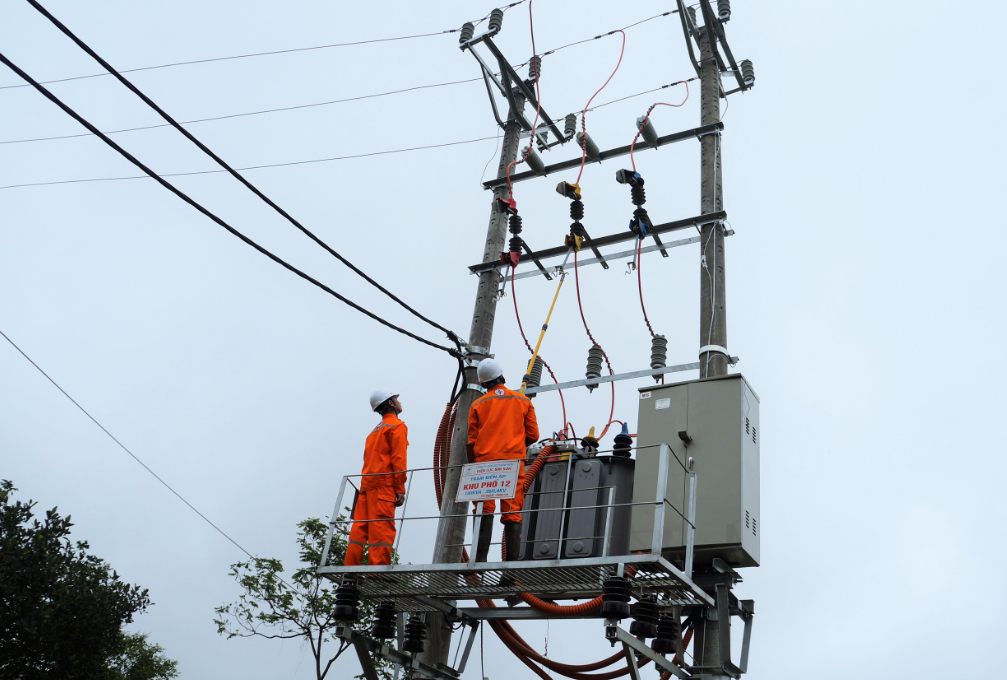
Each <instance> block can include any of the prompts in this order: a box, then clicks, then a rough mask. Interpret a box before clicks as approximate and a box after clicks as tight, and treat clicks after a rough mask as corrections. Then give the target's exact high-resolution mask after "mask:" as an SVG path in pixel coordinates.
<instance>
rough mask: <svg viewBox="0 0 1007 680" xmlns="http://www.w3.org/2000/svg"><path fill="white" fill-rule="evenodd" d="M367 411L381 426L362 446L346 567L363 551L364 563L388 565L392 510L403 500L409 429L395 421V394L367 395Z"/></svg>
mask: <svg viewBox="0 0 1007 680" xmlns="http://www.w3.org/2000/svg"><path fill="white" fill-rule="evenodd" d="M371 409H372V410H373V411H375V412H376V413H378V414H380V415H381V424H380V425H378V426H377V427H376V428H374V429H373V430H372V431H371V433H370V434H369V435H368V436H367V443H366V444H365V445H364V468H363V470H362V471H361V472H362V474H363V478H362V479H361V481H360V492H359V493H358V494H357V502H356V505H355V506H354V510H353V527H352V528H351V529H350V539H349V545H348V546H347V547H346V559H345V560H344V561H343V564H345V565H346V566H356V565H359V564H361V563H362V562H363V558H364V549H365V548H366V549H367V561H368V564H375V565H376V564H391V563H392V547H393V546H394V544H395V508H396V507H398V506H400V505H402V503H403V502H404V501H405V498H406V488H405V483H406V473H405V470H406V467H407V466H406V448H407V447H408V446H409V430H408V428H406V424H405V423H403V422H402V421H401V420H399V414H400V413H402V403H401V402H400V401H399V395H397V394H392V393H391V392H388V391H386V390H378V391H376V392H374V394H372V395H371ZM368 520H370V521H368ZM375 520H377V521H375Z"/></svg>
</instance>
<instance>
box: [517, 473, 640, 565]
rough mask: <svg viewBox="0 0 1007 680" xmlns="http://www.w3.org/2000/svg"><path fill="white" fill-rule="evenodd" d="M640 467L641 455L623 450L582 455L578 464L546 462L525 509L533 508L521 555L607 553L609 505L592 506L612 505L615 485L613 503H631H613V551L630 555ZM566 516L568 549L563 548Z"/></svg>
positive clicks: (531, 557) (556, 556) (525, 526)
mask: <svg viewBox="0 0 1007 680" xmlns="http://www.w3.org/2000/svg"><path fill="white" fill-rule="evenodd" d="M634 467H635V461H634V460H632V459H631V458H622V457H617V456H586V457H585V456H578V458H577V459H576V460H574V461H573V462H572V464H571V463H570V461H568V460H556V461H553V462H549V463H546V464H545V465H543V466H542V470H541V471H540V472H539V473H538V475H537V476H536V478H535V482H534V484H533V485H532V488H531V489H529V493H528V494H527V495H526V496H525V504H524V509H525V510H526V511H531V512H530V513H529V514H528V515H526V517H527V518H528V519H527V520H526V521H525V522H523V527H522V537H521V538H522V543H521V559H522V560H555V559H577V558H582V557H600V556H602V554H603V552H604V535H605V527H606V525H607V523H608V508H606V507H591V506H605V505H608V503H609V493H610V489H611V494H612V503H613V504H615V505H618V504H625V506H624V507H613V508H612V519H611V522H612V540H611V542H610V544H609V549H608V554H609V555H628V554H629V531H628V529H629V523H630V515H631V508H630V507H628V504H629V503H630V502H632V499H633V470H634ZM568 470H569V471H570V475H569V479H568V477H567V471H568ZM564 488H565V489H566V494H565V495H566V507H565V508H564V504H563V500H564ZM564 516H565V517H564ZM561 521H562V524H563V527H562V531H563V537H562V551H563V554H562V555H560V554H559V553H560V549H561V542H560V535H559V534H560V524H561Z"/></svg>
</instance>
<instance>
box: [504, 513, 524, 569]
mask: <svg viewBox="0 0 1007 680" xmlns="http://www.w3.org/2000/svg"><path fill="white" fill-rule="evenodd" d="M504 547H505V548H507V561H508V562H515V561H517V560H519V559H521V522H507V523H506V524H504Z"/></svg>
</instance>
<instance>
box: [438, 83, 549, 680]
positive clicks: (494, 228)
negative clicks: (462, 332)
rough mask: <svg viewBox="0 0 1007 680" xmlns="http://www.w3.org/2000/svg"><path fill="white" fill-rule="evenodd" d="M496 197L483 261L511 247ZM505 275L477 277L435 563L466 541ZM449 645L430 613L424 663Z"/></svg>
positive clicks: (508, 139) (503, 167)
mask: <svg viewBox="0 0 1007 680" xmlns="http://www.w3.org/2000/svg"><path fill="white" fill-rule="evenodd" d="M513 101H514V105H515V108H511V109H510V112H509V114H508V116H507V124H506V127H505V128H504V138H503V147H502V148H501V149H500V163H499V165H498V166H497V178H502V177H506V175H507V166H508V165H509V164H510V163H511V162H513V161H514V160H515V159H517V154H518V145H519V143H520V141H521V125H520V124H519V123H518V121H517V116H518V115H519V114H520V113H521V111H522V110H523V109H524V104H525V99H524V97H523V96H522V95H521V93H520V92H519V91H517V90H515V91H514V100H513ZM529 143H531V142H529ZM498 198H510V191H509V190H508V188H507V185H506V184H502V185H501V186H499V187H497V188H496V189H494V190H493V205H492V207H491V209H490V220H489V227H488V228H487V230H486V246H485V248H484V249H483V262H497V261H499V260H500V253H502V252H504V251H505V250H506V249H507V247H506V239H507V213H506V212H502V211H500V210H498V209H497V199H498ZM502 276H503V275H502V274H501V272H500V270H499V269H491V270H489V271H485V272H483V273H482V274H480V275H479V287H478V288H477V290H476V301H475V308H474V309H473V311H472V327H471V329H470V330H469V345H470V346H471V347H472V348H473V349H472V353H471V354H470V355H469V358H470V359H471V362H470V363H469V364H468V365H466V367H465V371H464V375H463V376H462V377H463V380H464V381H465V382H464V384H463V387H466V389H463V390H462V393H461V396H460V397H459V398H458V416H457V419H456V420H455V429H454V432H452V433H451V452H450V455H449V457H448V465H449V466H450V467H449V468H448V471H447V476H446V477H445V480H444V495H443V497H442V498H441V519H440V521H439V523H438V525H437V539H436V541H435V543H434V557H433V562H434V564H445V563H456V562H459V561H461V552H462V549H461V544H462V542H463V541H464V540H465V522H466V515H467V513H468V510H469V508H468V503H455V495H456V494H457V492H458V479H459V477H460V476H461V469H460V467H458V466H460V465H464V464H465V463H467V462H468V457H467V454H466V451H465V448H466V444H467V443H468V420H469V419H468V415H469V407H471V406H472V402H474V401H475V400H476V398H478V397H480V396H482V395H481V394H480V393H479V392H477V391H476V390H472V389H467V386H468V385H477V384H479V382H478V380H477V378H476V366H475V365H476V364H477V363H478V362H479V361H480V360H482V359H484V358H485V357H487V356H488V355H489V351H490V344H491V343H492V341H493V323H494V321H495V320H496V308H497V292H498V290H499V289H500V282H501V280H502ZM450 646H451V627H450V625H449V624H448V623H447V622H446V621H445V620H444V617H443V616H442V615H440V614H434V615H432V616H431V619H430V625H429V627H428V638H427V651H425V652H424V653H423V655H422V656H421V660H422V661H425V662H426V663H429V664H431V665H435V664H438V663H447V661H448V656H449V653H450Z"/></svg>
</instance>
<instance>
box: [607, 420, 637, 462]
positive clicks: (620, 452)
mask: <svg viewBox="0 0 1007 680" xmlns="http://www.w3.org/2000/svg"><path fill="white" fill-rule="evenodd" d="M632 450H633V438H632V437H630V436H629V425H627V424H626V423H623V424H622V432H620V433H619V434H617V435H615V443H614V444H613V446H612V455H613V456H616V457H618V458H629V454H630V451H632Z"/></svg>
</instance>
